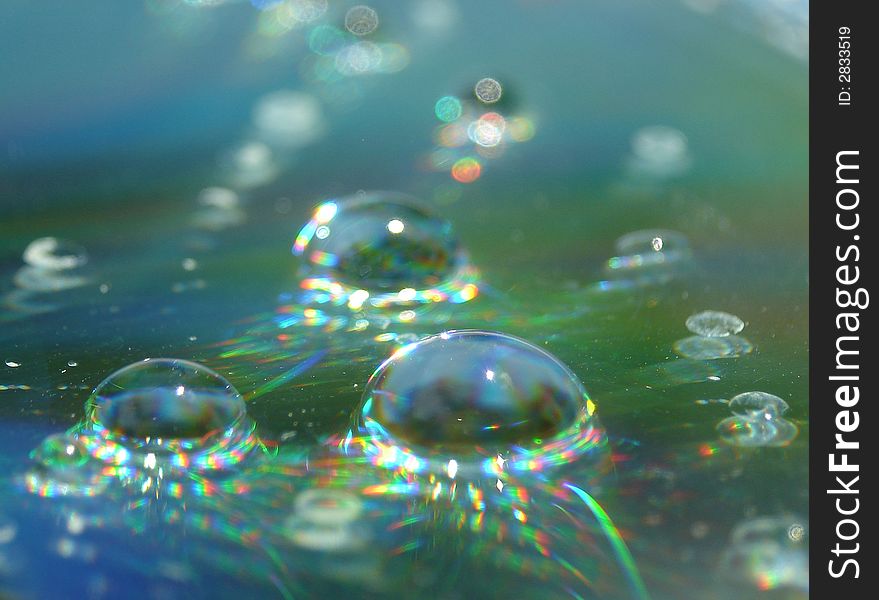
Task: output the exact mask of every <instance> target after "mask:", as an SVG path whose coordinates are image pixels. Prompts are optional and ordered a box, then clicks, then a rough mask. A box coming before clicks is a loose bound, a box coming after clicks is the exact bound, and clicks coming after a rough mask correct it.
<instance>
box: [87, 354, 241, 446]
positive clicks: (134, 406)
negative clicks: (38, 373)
mask: <svg viewBox="0 0 879 600" xmlns="http://www.w3.org/2000/svg"><path fill="white" fill-rule="evenodd" d="M87 410H88V415H87V416H88V418H89V419H90V420H91V421H92V422H94V423H95V424H97V425H99V426H101V427H104V428H106V429H108V430H109V431H110V432H112V433H114V434H117V435H124V436H133V437H140V438H146V437H156V438H165V437H170V438H199V437H202V436H204V435H207V434H208V433H210V432H212V431H216V430H225V429H228V428H229V427H231V426H232V425H234V424H235V422H236V421H237V420H238V419H240V418H242V417H243V416H244V414H245V406H244V400H243V399H242V398H241V395H240V394H239V393H238V392H237V391H236V390H235V388H234V387H232V384H230V383H229V382H228V381H226V380H225V379H223V377H221V376H220V375H218V374H216V373H214V372H213V371H211V370H210V369H208V368H207V367H203V366H201V365H198V364H196V363H193V362H189V361H185V360H178V359H151V360H148V361H141V362H137V363H134V364H133V365H129V366H127V367H125V368H123V369H120V370H118V371H116V372H115V373H113V374H112V375H110V376H109V377H107V378H106V379H105V380H104V381H103V382H102V383H101V384H100V385H99V386H98V387H97V388H95V391H94V393H93V394H92V398H91V399H90V400H89V403H88V406H87Z"/></svg>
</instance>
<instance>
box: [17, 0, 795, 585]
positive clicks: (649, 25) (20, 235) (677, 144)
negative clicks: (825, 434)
mask: <svg viewBox="0 0 879 600" xmlns="http://www.w3.org/2000/svg"><path fill="white" fill-rule="evenodd" d="M196 4H197V3H196ZM257 4H258V5H260V8H262V9H264V10H260V8H257V7H255V6H254V5H257ZM270 4H271V3H259V2H254V3H253V5H252V4H251V3H245V2H236V3H227V4H224V5H221V6H218V7H199V6H192V5H187V4H186V3H183V2H176V1H174V0H161V1H160V0H150V1H148V2H145V3H143V5H141V4H140V3H135V4H132V5H126V6H122V5H121V4H118V3H109V2H108V3H103V4H102V10H100V11H97V12H88V13H87V12H86V11H82V10H81V9H79V8H75V7H52V8H51V10H50V8H49V7H46V6H37V5H32V4H30V3H25V2H12V3H10V4H9V5H8V6H4V8H3V9H0V12H2V13H4V14H5V16H6V19H5V24H4V25H0V27H2V28H3V35H2V36H0V50H2V52H0V56H5V57H9V56H13V55H14V56H16V57H17V59H16V61H14V62H10V61H9V60H8V59H0V67H2V69H3V73H4V78H5V79H6V81H8V82H9V85H6V86H4V87H5V89H6V90H8V93H6V94H4V95H3V96H2V97H0V108H2V110H0V132H2V133H0V139H2V141H3V142H4V144H3V148H4V154H3V155H2V160H0V207H2V225H0V226H2V228H3V229H2V236H0V261H2V262H0V465H2V472H0V492H2V494H0V495H2V500H0V596H2V597H4V598H5V597H7V596H8V597H11V598H19V597H21V598H32V597H89V598H113V597H121V596H125V597H143V598H193V597H195V598H202V597H203V598H209V597H210V598H217V597H220V598H226V597H228V598H233V597H254V596H259V597H284V598H303V597H306V598H307V597H327V596H330V595H343V594H347V595H352V596H357V597H402V598H407V597H415V596H422V597H423V596H432V597H439V598H467V597H542V598H578V597H583V598H611V599H615V598H646V597H652V598H669V599H671V598H691V597H692V598H706V599H713V598H716V599H732V598H760V597H766V598H798V597H805V595H806V594H807V591H808V573H807V565H806V562H807V560H806V557H807V554H806V547H807V541H808V521H807V520H806V516H807V511H808V501H807V475H808V471H807V454H808V452H807V450H808V448H807V442H806V440H807V437H808V409H807V406H808V405H807V383H806V375H807V350H808V346H807V340H808V336H807V312H808V305H807V289H808V288H807V285H808V282H807V256H806V251H805V248H806V246H805V244H806V231H807V220H806V212H805V198H806V154H805V142H806V138H807V130H806V128H805V126H804V124H805V119H806V114H807V98H806V83H807V69H806V65H805V63H804V62H803V60H802V54H801V51H802V45H801V43H799V42H798V41H797V40H800V42H801V41H802V39H803V38H802V29H801V28H800V27H799V26H800V25H802V21H801V20H800V18H799V17H798V16H797V14H798V13H797V12H796V10H795V9H796V6H798V4H797V3H793V4H790V3H782V4H778V5H775V4H771V5H764V4H763V3H761V4H759V5H754V6H752V5H751V4H749V3H720V4H717V5H715V3H707V2H684V3H669V4H663V5H661V6H660V5H656V4H655V3H641V2H630V3H623V4H620V3H610V2H608V3H599V4H597V5H594V6H593V5H590V6H589V7H579V6H575V5H574V4H573V3H554V4H544V3H527V2H526V3H516V4H510V3H500V2H497V3H495V2H487V3H485V4H484V5H483V4H482V3H480V4H479V6H478V7H471V6H468V7H466V10H465V7H464V5H463V4H460V3H453V2H451V1H450V0H421V1H418V2H413V3H411V5H409V4H407V6H406V7H405V8H404V7H402V6H400V5H399V3H392V2H383V3H379V2H376V3H370V5H369V8H371V9H372V10H373V12H370V11H367V10H362V9H358V10H353V9H354V8H355V5H354V3H351V4H350V5H345V6H341V5H338V6H337V5H335V4H332V5H328V4H326V3H322V2H319V1H317V0H309V1H305V0H299V1H292V0H290V1H287V2H283V3H280V5H279V6H274V7H273V6H269V5H270ZM263 5H265V6H263ZM755 6H756V7H757V8H755ZM349 9H350V10H349ZM352 11H353V12H352ZM773 11H774V12H773ZM773 28H774V29H773ZM798 36H799V37H798ZM96 40H100V44H98V43H97V41H96ZM623 41H625V43H622V42H623ZM50 50H51V51H50ZM62 58H63V60H62ZM50 74H51V76H49V75H50ZM398 194H405V195H406V197H407V198H408V197H414V198H415V202H416V203H417V204H418V206H421V205H424V206H426V207H427V208H426V209H424V210H422V209H421V208H417V209H416V208H412V207H411V206H410V205H409V202H410V200H408V199H407V200H403V201H402V202H403V204H402V205H401V204H399V203H398V199H399V198H401V197H402V196H399V195H398ZM374 197H381V198H385V199H386V200H383V201H382V202H381V203H379V204H377V205H376V204H369V203H367V204H366V206H368V207H370V208H369V210H367V211H365V212H360V213H359V214H358V210H353V211H352V212H353V213H354V216H353V217H351V216H350V214H351V213H349V212H348V211H347V210H345V207H347V208H350V207H351V206H352V204H350V203H349V202H350V201H353V202H355V204H354V206H357V204H356V203H357V202H363V201H364V199H369V198H374ZM387 199H390V200H389V201H388V200H387ZM328 203H334V204H335V205H336V206H337V207H342V208H341V209H339V210H338V214H335V213H334V214H333V215H332V217H329V212H328V211H329V209H324V210H325V212H324V213H321V212H320V211H321V207H326V206H328ZM361 206H362V205H361ZM376 206H377V207H378V208H376ZM328 217H329V218H328ZM309 224H313V227H310V228H309ZM337 225H342V226H343V227H342V228H341V229H334V228H335V227H336V226H337ZM321 227H324V228H326V229H321ZM303 231H306V232H309V236H310V237H309V238H308V240H306V241H305V243H303V244H302V245H301V251H298V252H297V243H298V241H299V240H300V237H297V236H301V235H302V232H303ZM401 241H402V242H401ZM306 248H308V250H309V252H308V253H306V252H305V249H306ZM334 260H335V262H334ZM705 311H711V312H709V314H708V317H707V318H706V317H705V316H704V315H705ZM700 314H701V315H702V316H701V317H699V318H697V319H695V320H694V316H697V315H700ZM718 314H720V315H721V316H719V317H718ZM452 330H489V331H498V332H501V333H503V334H507V335H511V336H515V337H516V338H521V339H522V340H524V341H525V342H527V344H530V345H533V346H534V347H536V349H535V348H532V347H531V346H529V345H527V344H526V345H519V342H509V343H508V342H507V341H502V342H501V343H499V344H496V345H489V347H488V350H487V351H486V350H484V349H474V348H472V347H469V346H468V347H467V348H464V349H458V350H453V354H451V355H450V356H452V357H454V359H455V360H451V361H446V360H445V359H444V358H443V357H444V356H445V353H444V351H443V352H439V353H437V354H436V355H435V356H427V357H426V358H424V359H418V360H415V359H417V358H418V357H419V356H426V355H423V354H422V353H421V352H420V351H419V350H412V348H416V349H417V348H421V349H423V348H424V347H425V346H424V344H425V342H424V341H421V342H419V340H422V339H424V338H427V337H428V336H431V335H434V334H438V333H441V332H445V331H452ZM724 334H725V335H724ZM431 339H436V338H431ZM501 339H503V340H505V339H506V338H501ZM427 344H428V345H429V344H430V342H428V343H427ZM510 344H511V345H510ZM523 344H524V342H523ZM407 349H408V350H407ZM537 349H539V350H537ZM407 352H408V353H409V354H408V355H407V354H406V353H407ZM395 353H397V355H396V356H397V357H398V358H399V359H400V360H401V361H402V362H401V364H403V363H405V364H406V365H409V366H405V365H404V366H400V364H397V365H394V359H391V362H390V363H386V365H388V364H390V365H392V368H390V369H389V370H387V371H386V372H385V375H386V376H387V377H386V380H384V379H382V376H381V374H380V373H382V371H379V373H377V374H376V375H373V374H374V373H376V370H377V369H380V367H381V365H382V364H383V363H384V361H386V360H387V359H388V358H389V357H391V356H392V355H394V354H395ZM401 353H402V354H401ZM428 354H429V353H428ZM166 357H169V358H178V359H183V360H185V361H192V362H193V363H195V365H194V366H193V365H190V364H189V363H179V364H178V366H180V368H179V369H177V370H176V371H175V368H174V367H173V366H169V365H166V364H164V363H158V366H157V368H153V367H152V366H151V367H150V368H149V369H148V372H146V373H140V372H139V371H135V373H134V375H135V376H134V377H133V378H132V379H130V380H129V379H126V380H125V382H124V385H123V384H119V383H120V382H116V383H117V384H119V385H116V386H113V385H112V383H113V381H114V380H113V379H111V380H109V381H108V382H107V384H110V385H109V386H107V385H106V384H105V386H104V387H102V389H101V390H98V391H97V392H95V391H94V388H95V387H97V386H98V385H99V384H101V382H102V381H104V380H105V379H106V378H107V377H108V376H109V375H111V374H112V373H114V372H116V371H117V370H119V369H121V368H123V367H126V366H127V365H132V364H134V365H143V364H148V363H143V360H144V359H146V358H151V361H149V362H153V361H156V360H157V359H160V358H166ZM409 359H412V360H411V361H410V360H409ZM456 361H457V362H456ZM447 363H448V364H447ZM154 364H155V363H154ZM165 367H167V368H165ZM489 372H491V374H489ZM214 373H215V374H214ZM370 376H373V381H372V383H369V379H370ZM477 376H478V377H477ZM379 382H383V383H382V385H379ZM385 388H387V390H386V391H388V392H390V393H392V394H393V396H388V397H387V398H390V399H391V400H393V402H392V403H390V404H386V405H384V406H379V405H378V404H375V405H372V406H370V407H369V410H371V411H372V412H370V413H369V414H370V415H371V416H373V417H375V419H374V420H375V423H376V424H377V425H378V427H372V428H370V427H367V426H366V421H365V420H364V419H363V414H364V411H363V409H364V406H365V403H366V402H367V401H368V400H369V396H370V393H373V392H375V391H376V390H384V389H385ZM239 393H240V396H238V394H239ZM743 394H744V395H743ZM734 398H735V401H733V402H730V400H731V399H734ZM175 399H180V402H176V401H175ZM239 401H243V404H239ZM96 403H97V404H96ZM97 405H100V406H103V407H104V408H103V409H101V410H103V411H104V413H103V414H101V415H100V417H99V418H95V410H94V407H95V406H97ZM90 407H91V408H90ZM242 407H243V409H244V410H243V411H242ZM100 412H101V411H100V410H99V411H98V413H100ZM367 412H369V411H367ZM105 415H106V416H105ZM459 419H460V420H459Z"/></svg>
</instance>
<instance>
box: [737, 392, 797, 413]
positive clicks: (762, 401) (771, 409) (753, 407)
mask: <svg viewBox="0 0 879 600" xmlns="http://www.w3.org/2000/svg"><path fill="white" fill-rule="evenodd" d="M729 409H730V410H731V411H732V412H733V413H735V414H737V415H740V416H748V417H761V418H765V417H767V416H768V417H769V418H773V419H774V418H775V417H777V416H779V415H781V414H783V413H785V412H787V409H788V405H787V402H785V401H784V400H782V399H781V398H779V397H778V396H774V395H772V394H767V393H766V392H744V393H743V394H738V395H736V396H733V398H731V399H730V401H729Z"/></svg>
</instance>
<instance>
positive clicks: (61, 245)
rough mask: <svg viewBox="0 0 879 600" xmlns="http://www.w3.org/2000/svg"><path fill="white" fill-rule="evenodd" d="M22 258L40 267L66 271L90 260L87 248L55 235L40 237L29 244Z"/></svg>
mask: <svg viewBox="0 0 879 600" xmlns="http://www.w3.org/2000/svg"><path fill="white" fill-rule="evenodd" d="M22 259H23V260H24V262H26V263H27V264H29V265H31V266H33V267H37V268H38V269H49V270H51V271H66V270H68V269H75V268H77V267H81V266H83V265H84V264H86V263H87V262H88V255H87V254H86V251H85V248H83V247H82V246H80V245H79V244H77V243H76V242H71V241H68V240H63V239H59V238H54V237H43V238H38V239H36V240H34V241H32V242H31V243H30V244H28V246H27V248H25V250H24V254H23V255H22Z"/></svg>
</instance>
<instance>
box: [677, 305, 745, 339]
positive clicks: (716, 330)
mask: <svg viewBox="0 0 879 600" xmlns="http://www.w3.org/2000/svg"><path fill="white" fill-rule="evenodd" d="M686 325H687V329H689V330H690V331H692V332H693V333H695V334H697V335H701V336H705V337H725V336H728V335H733V334H736V333H739V332H740V331H741V330H742V329H744V328H745V323H744V321H742V320H741V319H740V318H738V317H737V316H735V315H731V314H729V313H725V312H722V311H719V310H703V311H702V312H699V313H696V314H694V315H690V316H689V317H687V321H686Z"/></svg>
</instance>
